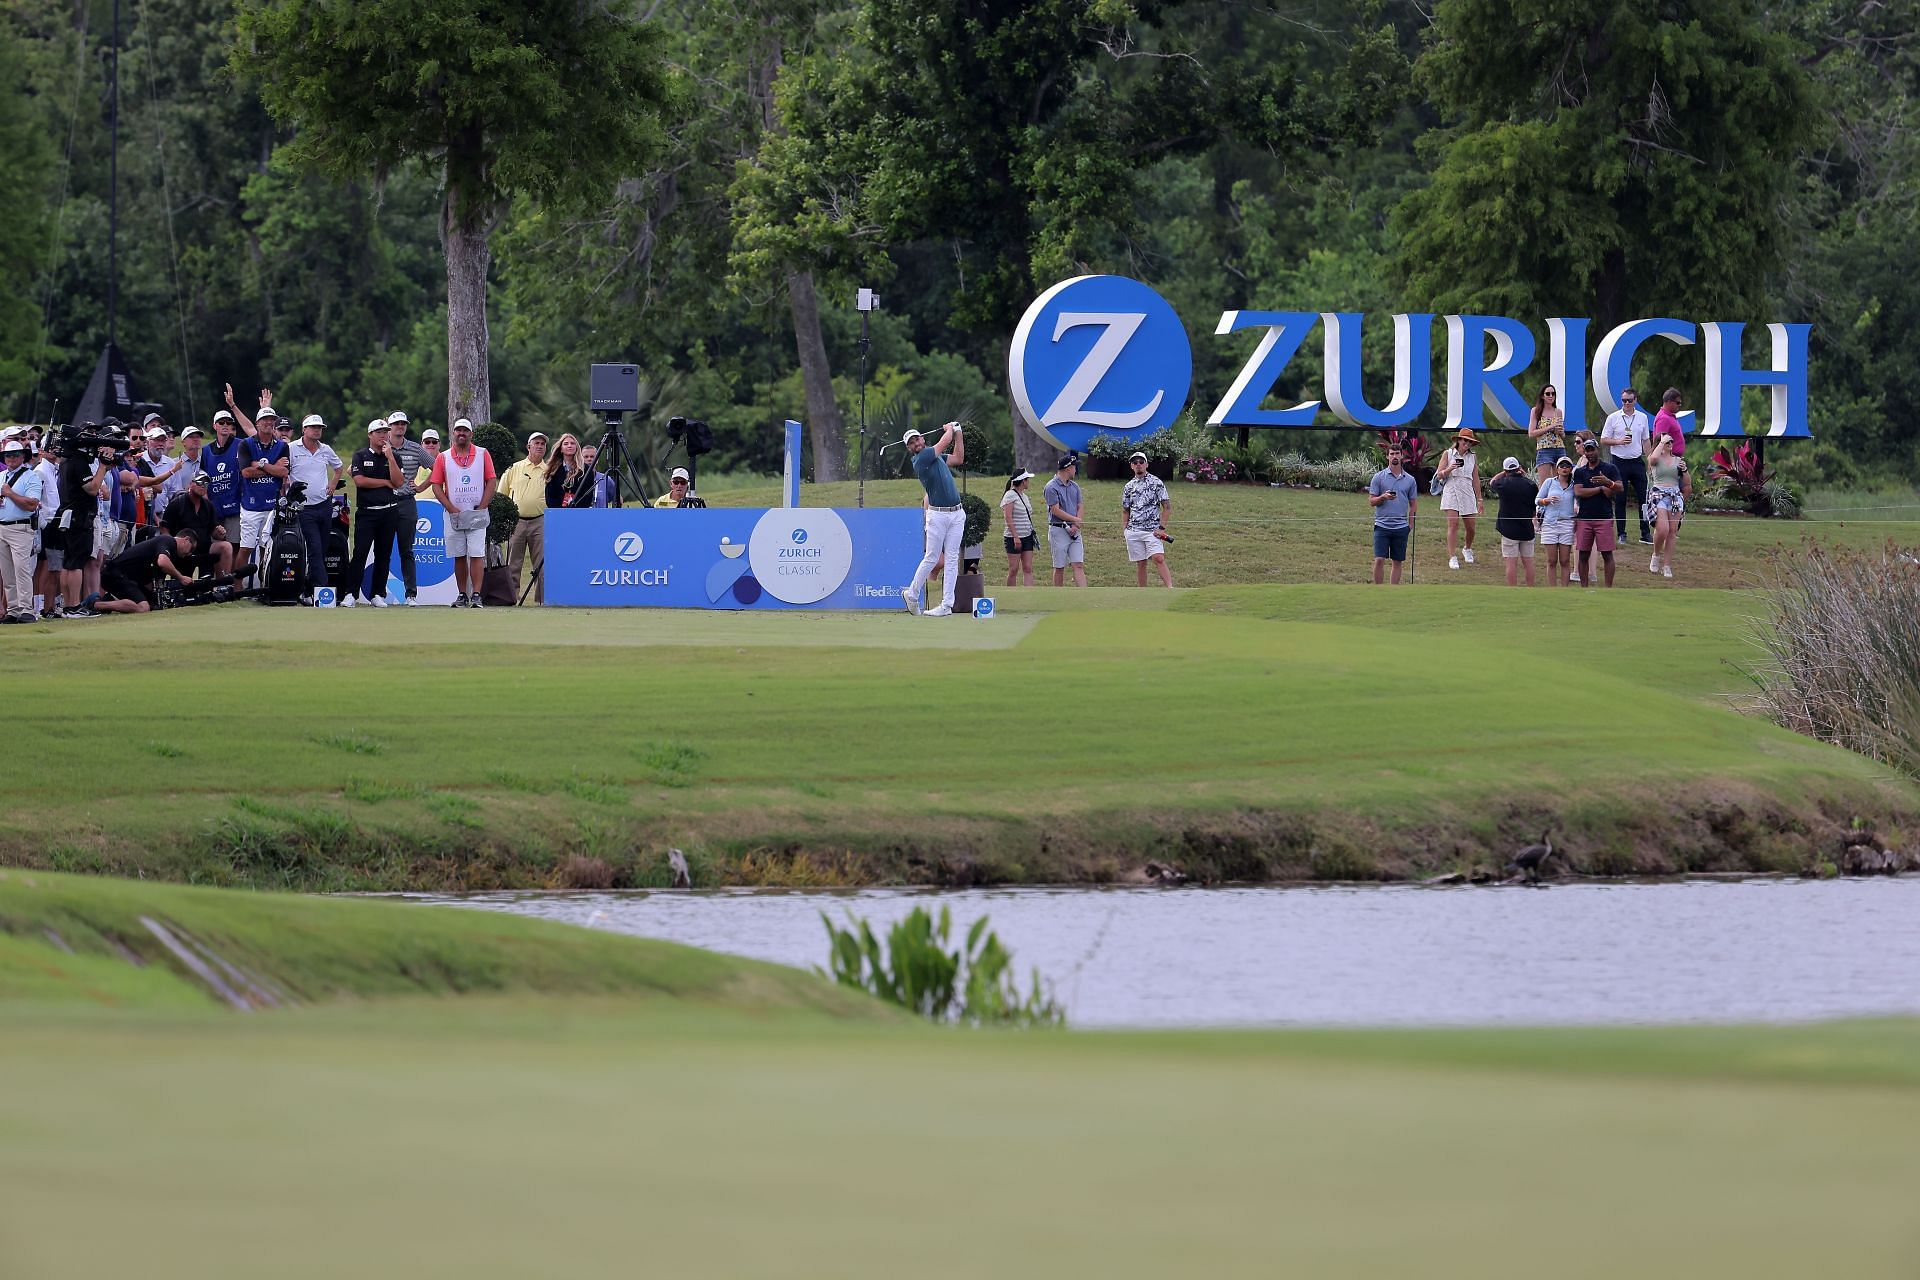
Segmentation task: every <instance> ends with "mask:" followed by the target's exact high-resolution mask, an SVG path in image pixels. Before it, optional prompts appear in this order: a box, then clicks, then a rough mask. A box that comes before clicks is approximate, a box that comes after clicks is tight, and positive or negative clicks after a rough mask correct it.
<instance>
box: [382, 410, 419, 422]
mask: <svg viewBox="0 0 1920 1280" xmlns="http://www.w3.org/2000/svg"><path fill="white" fill-rule="evenodd" d="M396 422H404V423H407V424H408V425H412V423H413V419H412V418H409V417H408V416H407V411H406V410H405V409H395V410H394V411H393V412H392V413H390V414H388V415H387V425H388V426H392V425H393V424H394V423H396Z"/></svg>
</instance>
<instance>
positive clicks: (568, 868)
mask: <svg viewBox="0 0 1920 1280" xmlns="http://www.w3.org/2000/svg"><path fill="white" fill-rule="evenodd" d="M554 880H555V882H556V883H557V884H558V886H559V887H560V888H562V889H611V888H613V868H612V867H610V866H608V865H607V864H606V862H605V861H604V860H602V859H600V858H587V857H582V856H581V855H579V854H577V853H570V854H568V855H567V859H566V861H564V862H562V863H561V864H560V866H559V867H558V868H557V869H556V870H555V872H554Z"/></svg>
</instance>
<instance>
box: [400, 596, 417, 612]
mask: <svg viewBox="0 0 1920 1280" xmlns="http://www.w3.org/2000/svg"><path fill="white" fill-rule="evenodd" d="M400 603H401V604H404V605H405V606H407V608H409V609H418V608H419V607H420V602H419V601H418V600H415V599H414V598H413V597H412V596H408V597H407V598H406V599H405V600H402V601H401V602H400Z"/></svg>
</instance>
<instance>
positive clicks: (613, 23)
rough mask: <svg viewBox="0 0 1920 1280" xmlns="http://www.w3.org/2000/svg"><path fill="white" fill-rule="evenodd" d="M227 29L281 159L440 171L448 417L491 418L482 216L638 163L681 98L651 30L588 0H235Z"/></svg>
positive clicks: (548, 197)
mask: <svg viewBox="0 0 1920 1280" xmlns="http://www.w3.org/2000/svg"><path fill="white" fill-rule="evenodd" d="M238 29H239V36H238V40H237V43H236V45H235V49H234V55H233V65H234V67H235V68H236V69H237V70H239V71H240V72H242V73H244V74H246V75H249V76H251V77H253V78H254V79H255V80H256V81H257V82H258V83H259V86H260V93H261V97H262V99H263V100H264V101H265V103H266V105H267V108H268V110H270V111H271V112H272V113H273V115H274V117H275V119H277V120H279V121H280V122H282V123H283V124H285V125H288V126H290V127H292V128H293V129H294V130H295V131H296V133H295V137H294V139H293V142H292V144H291V148H290V151H291V156H292V158H293V159H295V160H296V161H298V162H301V163H303V164H307V165H310V166H313V167H315V168H317V169H319V170H320V171H322V172H324V173H327V174H329V175H330V176H333V177H336V178H342V179H345V178H353V177H359V176H364V175H367V174H372V175H375V176H376V177H377V176H381V175H384V174H385V173H386V172H388V171H389V170H391V169H394V168H396V167H398V166H400V165H404V164H420V165H423V166H426V167H428V168H429V169H430V170H432V171H434V172H436V173H437V174H438V175H439V177H440V179H441V181H442V184H443V191H442V198H441V212H440V239H441V244H442V246H443V247H444V249H445V253H446V262H447V418H448V420H449V421H451V420H452V419H454V418H462V417H465V418H472V419H474V420H475V421H486V420H488V419H490V418H491V417H492V388H491V385H490V383H489V378H488V366H487V343H488V338H487V269H488V266H489V264H490V262H491V260H492V247H491V238H492V235H493V232H494V229H495V228H496V227H497V226H498V225H499V222H500V218H501V216H502V214H503V213H504V212H505V210H506V208H507V204H508V202H509V200H510V199H511V198H512V197H513V196H514V195H515V194H524V195H526V196H528V197H531V198H533V199H535V200H539V201H542V202H553V203H570V202H580V203H585V202H589V201H595V200H598V199H600V198H603V197H604V196H605V194H606V192H607V191H608V190H609V189H611V188H612V187H613V185H614V184H615V183H617V182H618V181H619V180H620V179H621V178H623V177H625V176H626V175H627V174H630V173H633V172H635V171H637V170H640V169H643V168H644V167H645V166H646V164H647V163H648V161H649V160H650V159H651V158H652V156H653V155H654V154H655V153H656V152H657V151H658V150H659V148H660V147H661V145H662V143H663V139H664V127H663V118H664V117H665V115H666V114H667V112H668V109H669V107H670V105H671V103H672V101H673V99H674V97H675V94H674V88H673V84H672V81H671V78H670V75H669V73H668V70H667V66H666V63H665V61H664V60H663V58H662V57H661V56H660V51H659V37H658V33H657V32H656V31H655V30H654V29H653V28H652V27H650V26H648V25H647V24H646V23H644V22H642V21H640V20H639V19H638V18H637V17H635V16H634V15H633V14H632V13H631V12H630V11H628V10H627V8H626V7H625V6H623V5H619V4H605V3H596V2H595V0H242V3H241V4H240V6H239V20H238Z"/></svg>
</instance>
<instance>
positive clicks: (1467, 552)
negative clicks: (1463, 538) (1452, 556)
mask: <svg viewBox="0 0 1920 1280" xmlns="http://www.w3.org/2000/svg"><path fill="white" fill-rule="evenodd" d="M1460 558H1461V559H1462V560H1465V561H1466V562H1467V563H1468V564H1472V563H1473V548H1472V547H1462V548H1460Z"/></svg>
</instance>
